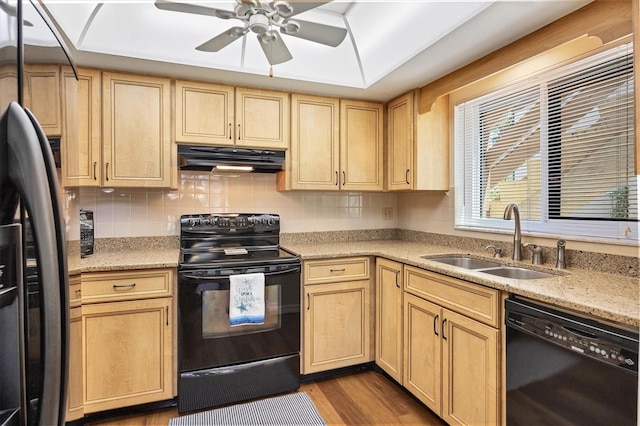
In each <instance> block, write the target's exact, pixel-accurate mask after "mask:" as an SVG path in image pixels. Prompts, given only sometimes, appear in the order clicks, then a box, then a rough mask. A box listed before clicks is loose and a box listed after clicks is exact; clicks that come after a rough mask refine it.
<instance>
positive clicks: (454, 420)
mask: <svg viewBox="0 0 640 426" xmlns="http://www.w3.org/2000/svg"><path fill="white" fill-rule="evenodd" d="M405 289H407V290H408V291H406V292H405V294H404V375H403V385H404V387H405V388H407V389H408V390H409V391H410V392H411V393H413V394H414V395H415V396H416V397H417V398H418V399H419V400H420V401H422V402H423V403H424V404H425V405H426V406H427V407H429V408H430V409H431V410H432V411H434V412H435V413H437V414H438V415H440V417H442V419H444V421H445V422H447V423H448V424H450V425H496V424H499V423H500V415H499V413H500V404H499V401H500V398H499V384H500V380H499V378H500V375H499V374H500V368H499V359H500V357H499V356H498V354H499V353H500V352H499V349H500V347H499V343H500V331H499V329H498V327H499V325H498V319H499V316H498V315H497V312H498V300H499V297H498V296H499V292H498V291H497V290H492V289H488V288H484V287H482V286H476V285H474V284H471V283H467V282H464V281H461V280H456V279H451V278H448V277H444V276H441V275H439V274H434V273H431V272H428V271H422V270H420V269H418V268H413V267H409V266H405ZM414 293H415V294H414ZM416 294H418V295H419V296H418V295H416ZM428 299H429V300H428ZM434 299H436V300H437V301H438V302H439V303H436V302H435V301H434ZM443 305H444V306H443ZM445 306H446V307H445ZM454 309H456V310H457V311H458V312H455V311H454ZM460 311H464V312H465V313H466V314H468V315H469V316H467V315H462V314H461V313H460ZM493 313H495V316H494V315H493ZM487 315H488V316H487ZM474 316H478V317H479V318H480V319H478V318H475V319H473V317H474ZM481 321H482V322H481ZM483 322H488V323H491V325H488V324H486V323H483Z"/></svg>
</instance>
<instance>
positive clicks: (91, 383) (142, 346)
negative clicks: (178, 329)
mask: <svg viewBox="0 0 640 426" xmlns="http://www.w3.org/2000/svg"><path fill="white" fill-rule="evenodd" d="M171 304H172V300H171V298H163V299H148V300H138V301H130V302H114V303H95V304H92V305H87V306H83V307H82V327H83V347H84V355H85V356H84V380H85V382H84V383H85V386H84V395H85V401H84V411H85V413H93V412H96V411H103V410H111V409H114V408H120V407H125V406H130V405H137V404H144V403H148V402H154V401H162V400H165V399H170V398H171V397H172V380H173V375H172V347H171V338H172V333H171V329H172V327H171V325H170V324H171V321H170V318H171V309H172V305H171Z"/></svg>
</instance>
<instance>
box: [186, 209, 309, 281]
mask: <svg viewBox="0 0 640 426" xmlns="http://www.w3.org/2000/svg"><path fill="white" fill-rule="evenodd" d="M279 242H280V216H278V215H276V214H252V213H234V214H200V215H183V216H182V217H181V218H180V267H181V268H183V269H184V268H203V267H210V266H220V265H221V264H225V265H234V264H265V263H280V262H286V261H292V260H293V261H295V260H298V261H299V257H297V256H295V255H294V254H292V253H289V252H288V251H286V250H283V249H281V248H280V246H279Z"/></svg>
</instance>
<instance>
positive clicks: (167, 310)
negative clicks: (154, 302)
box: [164, 306, 169, 325]
mask: <svg viewBox="0 0 640 426" xmlns="http://www.w3.org/2000/svg"><path fill="white" fill-rule="evenodd" d="M164 309H165V313H166V314H167V325H169V307H168V306H165V307H164Z"/></svg>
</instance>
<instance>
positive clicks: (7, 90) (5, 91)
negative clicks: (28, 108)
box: [0, 65, 18, 108]
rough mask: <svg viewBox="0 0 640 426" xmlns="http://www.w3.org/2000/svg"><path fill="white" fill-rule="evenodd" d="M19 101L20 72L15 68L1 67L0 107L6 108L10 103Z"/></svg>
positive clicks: (9, 66)
mask: <svg viewBox="0 0 640 426" xmlns="http://www.w3.org/2000/svg"><path fill="white" fill-rule="evenodd" d="M17 99H18V71H17V70H16V67H15V66H11V65H3V66H0V105H3V108H6V107H7V105H8V104H9V102H11V101H15V100H17Z"/></svg>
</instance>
